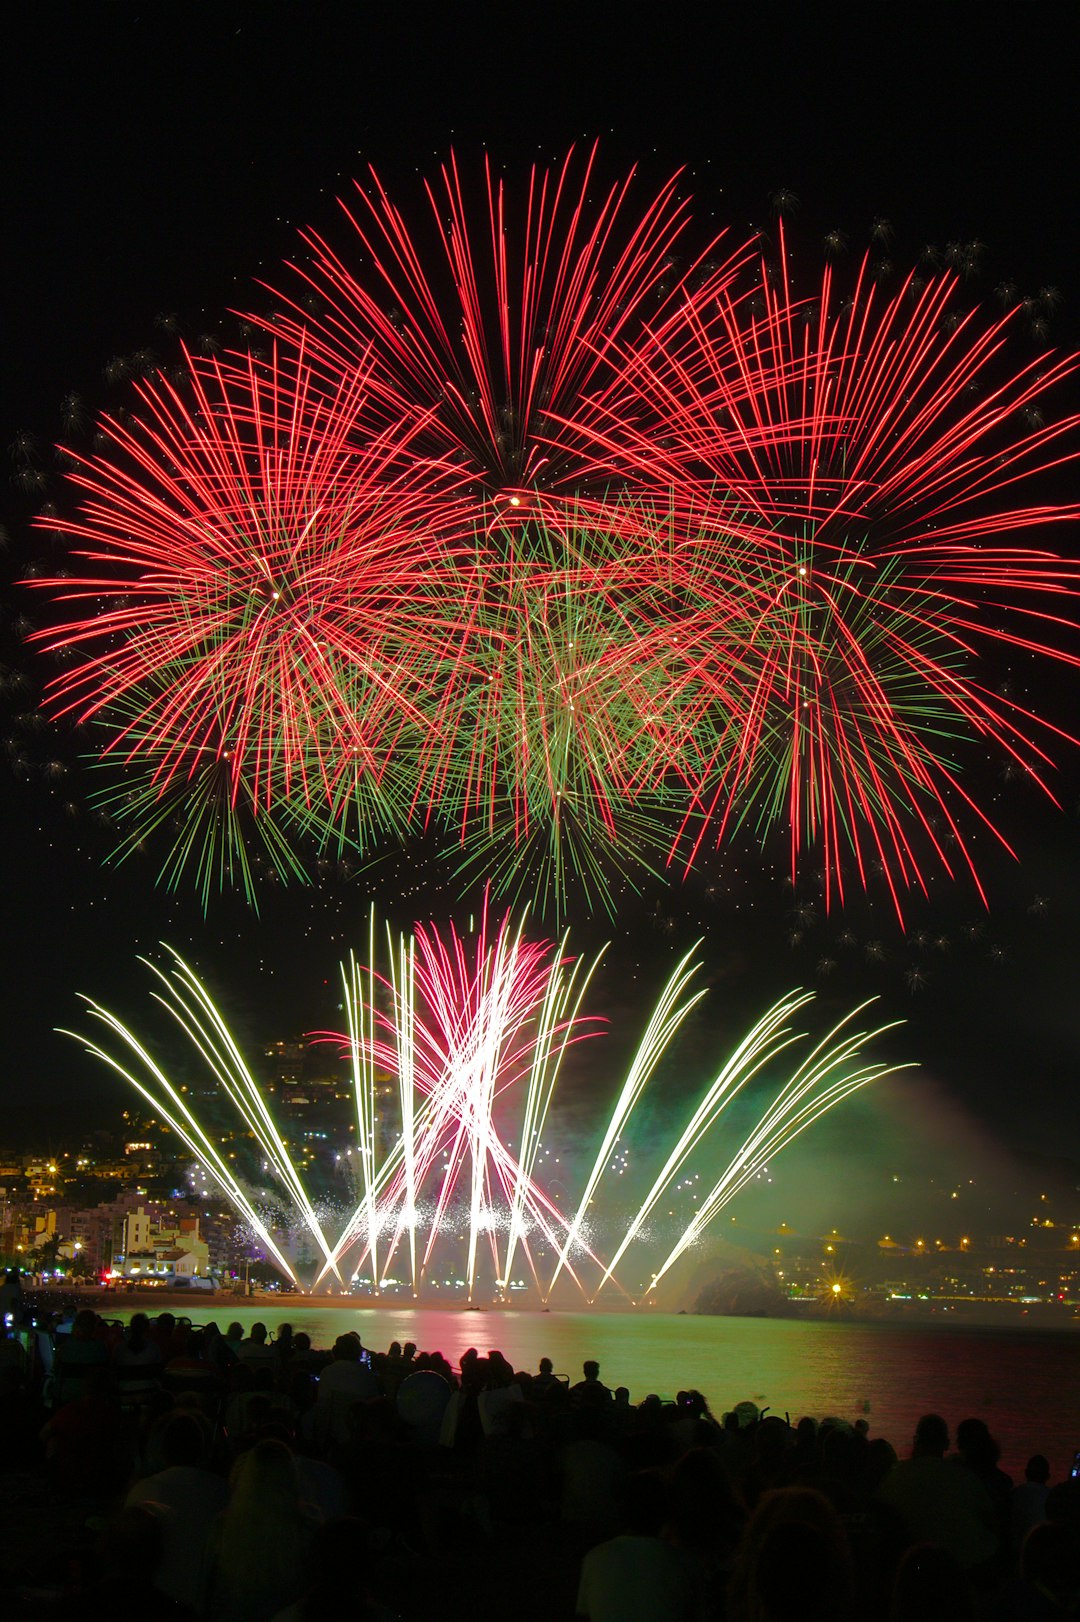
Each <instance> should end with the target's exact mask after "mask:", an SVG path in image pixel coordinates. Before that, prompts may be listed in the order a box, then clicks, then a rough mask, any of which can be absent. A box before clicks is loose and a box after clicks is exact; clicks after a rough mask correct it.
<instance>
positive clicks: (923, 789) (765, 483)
mask: <svg viewBox="0 0 1080 1622" xmlns="http://www.w3.org/2000/svg"><path fill="white" fill-rule="evenodd" d="M792 284H793V277H792V275H791V273H790V265H789V261H788V256H787V251H786V246H785V244H784V241H783V232H782V229H781V239H780V244H779V263H778V266H777V267H776V269H775V273H774V272H773V267H769V266H765V265H763V267H762V272H761V275H760V276H759V278H758V287H757V293H756V300H755V303H754V304H753V305H750V306H748V305H747V304H746V302H745V300H742V299H739V298H738V297H736V296H734V295H733V294H732V293H730V292H724V293H721V294H720V295H719V296H718V297H717V298H716V299H715V300H713V301H712V303H711V305H710V306H709V308H708V309H707V310H706V309H705V307H704V306H702V307H701V308H695V309H693V310H691V311H689V312H688V313H687V320H688V322H689V323H690V324H691V325H692V326H695V329H696V332H697V345H698V351H699V358H700V362H701V364H700V365H698V366H697V367H695V368H693V369H691V370H690V371H687V370H686V368H685V367H683V366H682V365H681V355H680V356H675V357H674V358H668V359H666V358H665V357H664V355H663V346H662V345H659V346H656V347H655V348H654V351H653V352H652V355H651V356H650V357H649V364H648V366H646V365H644V364H643V363H642V362H641V361H640V359H639V361H638V363H637V365H636V370H635V372H634V384H635V387H636V388H637V389H638V391H639V393H640V397H641V400H642V408H643V411H644V412H645V419H646V420H650V419H651V416H652V415H653V414H655V412H657V411H662V413H663V415H664V416H665V417H666V419H667V421H668V423H669V429H668V432H667V433H666V435H665V436H664V437H663V439H662V440H660V439H658V438H657V437H656V436H655V435H652V434H651V433H650V432H649V430H648V429H646V430H644V432H641V433H639V432H638V431H637V430H635V429H634V428H633V427H632V425H630V426H628V423H627V421H626V420H625V419H623V418H616V419H615V420H613V422H612V424H611V433H610V436H609V446H610V448H611V450H612V452H613V454H614V452H615V451H616V450H618V451H619V453H620V454H621V457H622V463H621V465H622V466H623V468H624V470H625V469H627V468H628V467H629V466H631V465H632V464H633V462H634V461H635V459H636V460H638V461H639V462H640V464H641V466H642V467H643V468H646V469H647V472H648V476H649V477H651V478H652V479H654V480H655V481H656V482H657V483H659V484H664V483H666V484H668V485H670V486H671V487H672V488H673V490H674V491H675V492H676V500H677V501H678V500H686V499H690V498H691V496H692V494H693V493H694V492H698V493H699V495H700V494H701V493H705V492H707V491H708V490H710V489H713V488H719V490H721V491H722V492H724V495H725V499H726V500H730V501H734V502H735V503H737V504H738V505H740V506H741V508H742V509H743V511H744V512H745V513H746V514H747V515H748V517H752V518H756V519H757V521H758V522H759V524H760V528H761V533H762V539H763V556H764V557H765V558H766V559H767V560H768V566H769V567H770V568H772V570H773V573H774V588H773V591H772V593H771V595H772V597H773V607H772V609H771V611H769V612H767V613H764V614H762V616H761V619H760V622H759V627H758V632H757V635H756V636H755V639H754V641H753V643H752V644H751V645H752V646H753V648H754V649H755V652H756V654H757V656H758V658H759V660H760V678H759V687H758V694H757V698H756V699H755V700H754V702H753V704H752V706H751V708H750V709H749V710H748V712H747V717H746V724H745V725H744V726H742V727H741V728H740V729H738V731H737V732H736V733H735V734H734V737H736V738H737V739H738V743H737V745H736V747H735V748H734V749H732V748H731V747H730V740H728V748H727V749H726V751H722V750H720V749H718V750H717V751H716V753H714V755H713V756H712V757H711V760H710V757H709V756H708V753H707V752H706V755H705V764H706V769H705V770H704V771H703V772H702V774H701V775H700V777H699V779H698V783H697V785H696V786H695V785H694V784H693V782H692V780H691V781H689V785H688V786H689V788H690V790H691V798H690V819H689V820H690V821H692V822H693V823H694V824H695V825H696V827H697V831H696V834H694V835H693V836H692V837H691V838H690V839H689V842H688V844H686V845H684V846H683V848H682V851H681V854H680V855H679V860H680V861H682V862H684V863H685V865H690V864H692V862H693V861H694V860H695V859H696V857H697V855H698V853H699V852H700V850H701V848H702V846H703V844H704V842H705V841H706V840H707V839H708V838H709V837H710V836H711V837H712V838H714V839H715V840H716V841H717V842H719V841H720V840H722V839H723V837H724V835H725V833H726V831H727V829H728V828H729V827H732V826H737V825H738V824H739V823H740V822H741V821H743V820H744V819H745V818H746V816H747V815H748V814H752V813H754V812H755V810H758V809H761V808H762V807H763V806H767V807H768V814H767V816H766V818H765V820H766V821H775V822H778V823H786V824H787V827H788V831H789V840H790V849H791V863H792V869H793V871H795V870H797V868H798V866H799V865H800V862H801V860H802V858H803V855H804V852H805V851H806V849H807V848H808V847H810V846H811V845H813V844H815V843H817V844H820V847H821V852H822V865H823V869H824V873H825V877H826V884H827V899H829V898H831V897H832V895H834V894H835V896H836V898H837V899H838V900H839V901H841V902H842V901H843V871H842V860H843V858H844V857H845V856H846V855H850V856H851V857H852V858H853V859H854V862H855V864H856V868H857V871H858V873H859V877H860V879H861V881H862V882H863V883H864V884H865V883H866V880H867V868H868V865H869V859H870V858H871V857H873V858H876V860H877V861H878V862H880V863H881V865H882V867H883V869H884V872H885V875H886V880H887V883H888V884H889V886H890V889H891V892H892V897H893V901H894V904H895V906H896V908H897V911H898V912H901V911H902V900H901V897H902V892H903V891H904V890H906V889H908V888H910V887H911V886H912V885H913V884H914V885H922V886H924V887H925V879H924V878H923V875H922V871H921V860H922V859H921V856H920V853H919V850H918V849H917V848H916V846H917V842H918V841H924V842H925V844H926V846H927V847H928V848H929V850H930V851H932V852H933V854H934V857H935V859H936V860H938V861H939V862H940V863H941V864H942V866H943V867H944V868H945V870H946V871H947V872H950V873H952V871H953V864H952V863H951V862H950V861H949V859H948V856H947V854H946V851H945V849H944V845H943V842H942V840H941V838H940V837H938V836H936V835H935V834H934V830H933V821H934V819H935V818H939V819H942V820H943V821H944V822H945V824H946V826H947V827H948V829H949V837H950V839H951V838H954V837H955V839H956V842H957V844H958V850H959V860H960V862H961V863H962V864H964V865H966V867H967V868H968V870H969V872H970V873H971V876H972V878H973V879H974V881H975V883H976V885H977V886H978V875H977V873H976V872H975V867H974V862H973V859H972V856H971V853H970V850H969V846H968V842H967V841H966V840H965V839H964V838H963V830H962V828H961V826H960V824H959V822H958V820H957V817H956V815H955V813H953V812H952V811H951V810H950V808H949V803H948V802H949V800H950V799H954V800H956V801H957V802H958V805H959V806H960V807H962V808H963V813H964V815H965V816H966V815H967V814H973V815H974V816H975V818H976V819H977V820H978V821H979V822H981V823H982V824H983V826H985V827H988V828H991V829H993V831H994V832H995V834H996V835H997V837H998V839H999V840H1001V842H1002V843H1004V840H1003V839H1002V836H1001V835H1000V833H998V831H997V830H996V828H993V824H992V822H991V820H990V819H989V818H988V817H987V815H986V814H985V812H983V811H982V810H981V809H980V808H979V807H978V806H977V805H976V804H975V803H974V801H973V800H972V798H971V796H970V794H969V793H968V792H967V791H966V790H965V789H964V788H963V787H962V785H961V783H960V780H959V777H958V774H957V771H956V769H955V767H953V766H951V765H950V763H949V761H948V759H947V758H945V757H943V756H942V754H941V751H940V747H939V742H938V736H937V715H938V714H940V711H941V709H942V708H945V709H948V710H950V711H951V712H952V714H951V724H950V727H949V731H950V734H951V735H953V736H956V737H958V738H959V737H963V736H966V737H968V738H971V737H973V736H974V737H980V738H982V739H983V740H987V741H992V742H993V743H994V744H995V745H996V746H997V747H998V748H1000V749H1001V750H1002V751H1003V752H1004V753H1005V754H1006V756H1007V757H1008V758H1011V759H1013V760H1015V761H1016V762H1017V763H1018V764H1020V765H1022V767H1023V768H1024V769H1025V771H1027V772H1029V773H1031V774H1032V776H1033V778H1034V780H1036V781H1037V782H1039V784H1040V786H1041V787H1043V788H1044V789H1046V790H1047V792H1049V790H1048V786H1047V784H1046V781H1045V777H1044V776H1043V774H1042V768H1044V767H1045V766H1046V765H1047V764H1048V757H1047V753H1046V751H1045V750H1044V749H1043V748H1042V746H1041V744H1040V741H1039V733H1040V732H1043V731H1044V729H1045V734H1046V735H1047V736H1057V737H1061V736H1062V734H1061V732H1060V731H1059V730H1058V729H1055V728H1053V727H1052V726H1047V724H1046V723H1045V722H1043V721H1042V720H1041V718H1039V717H1037V716H1034V715H1025V714H1024V713H1023V712H1022V711H1020V710H1019V709H1017V708H1014V707H1013V706H1012V705H1011V704H1010V703H1009V702H1008V701H1007V700H1004V701H1003V700H1002V699H1001V698H1000V697H999V696H998V695H996V694H993V693H991V692H989V691H988V690H987V689H986V688H985V687H983V686H981V685H980V684H979V682H978V680H977V679H973V675H972V672H973V666H974V661H975V659H976V658H977V657H979V655H980V654H981V653H982V652H983V651H984V650H988V651H991V652H992V651H993V650H994V648H995V646H996V647H998V648H1001V649H1003V650H1005V651H1009V650H1014V649H1015V650H1017V651H1023V652H1037V653H1039V654H1040V655H1042V656H1045V657H1049V658H1053V659H1057V660H1060V661H1062V662H1063V663H1065V664H1068V665H1075V664H1076V663H1077V654H1076V651H1075V649H1074V648H1070V646H1069V645H1068V642H1067V641H1066V640H1065V638H1066V636H1067V635H1069V634H1073V635H1074V634H1075V613H1074V611H1072V609H1071V604H1072V603H1073V602H1075V598H1076V595H1077V590H1078V575H1077V569H1076V566H1075V564H1074V563H1072V562H1071V561H1069V560H1066V559H1062V558H1059V557H1055V556H1054V555H1053V554H1051V553H1049V552H1046V551H1036V550H1033V549H1026V550H1025V549H1023V548H1021V547H1018V546H1016V545H1015V544H1011V545H1006V546H1003V547H1002V546H997V545H995V546H992V547H990V546H988V545H987V544H986V543H987V542H988V541H990V540H995V539H996V537H998V536H999V535H1002V534H1005V533H1008V534H1011V535H1017V534H1024V533H1036V532H1040V531H1042V532H1045V531H1047V530H1049V529H1050V528H1052V527H1053V526H1054V525H1060V524H1062V523H1065V522H1070V521H1072V520H1074V519H1075V518H1076V516H1077V511H1078V509H1077V505H1076V503H1075V502H1072V503H1070V502H1065V503H1057V504H1053V503H1047V502H1045V501H1043V500H1039V499H1037V498H1036V494H1035V491H1034V489H1033V488H1032V483H1033V481H1034V480H1036V479H1037V478H1039V477H1042V476H1045V475H1047V474H1048V473H1052V472H1053V470H1054V469H1056V468H1059V467H1062V466H1064V465H1066V464H1070V463H1072V462H1075V459H1076V456H1077V454H1078V453H1077V450H1076V428H1077V426H1078V423H1080V418H1078V417H1077V415H1076V414H1075V413H1074V414H1072V415H1068V414H1067V415H1065V416H1064V417H1063V418H1062V419H1061V420H1059V421H1057V422H1043V421H1042V420H1041V419H1040V413H1041V410H1042V407H1043V403H1044V401H1045V400H1046V398H1047V396H1048V394H1050V393H1051V392H1052V391H1053V390H1054V389H1055V388H1056V386H1057V385H1058V384H1060V383H1061V382H1062V381H1063V380H1065V379H1067V378H1068V377H1069V376H1070V375H1071V374H1072V373H1074V372H1075V369H1076V365H1077V360H1076V357H1074V356H1073V357H1066V358H1064V359H1060V360H1051V361H1047V360H1044V359H1040V360H1039V361H1035V362H1030V363H1028V364H1026V365H1024V366H1022V367H1020V369H1019V370H1017V371H1015V372H1014V373H1013V374H1012V375H1011V376H1009V375H1005V378H1004V381H1002V377H1001V374H1002V372H1003V370H1004V368H1005V367H1006V366H1007V364H1008V362H1007V356H1006V355H1005V353H1004V346H1005V343H1006V340H1007V336H1008V331H1009V327H1010V324H1011V321H1012V318H1011V317H1009V316H1006V317H1004V318H1003V319H1001V320H999V321H995V322H994V323H993V324H992V325H991V326H990V327H989V329H988V330H986V331H980V330H978V329H977V327H976V325H975V321H974V317H972V316H966V317H963V318H959V317H958V318H957V319H956V321H955V324H954V325H953V327H952V330H951V331H950V330H946V331H945V332H943V331H942V326H943V322H946V321H949V320H950V318H951V311H952V304H953V301H954V292H955V285H956V284H955V280H954V279H953V278H950V277H941V278H937V279H932V280H931V281H930V282H928V283H927V285H926V286H925V287H923V288H921V289H919V288H918V287H916V286H915V285H914V282H913V280H912V279H911V278H909V279H908V281H907V282H906V283H905V284H904V286H903V287H902V289H901V290H900V292H898V293H897V294H896V295H895V296H893V297H883V296H882V295H881V294H880V291H879V290H878V289H877V288H876V287H875V286H874V285H873V283H872V281H871V277H870V272H869V267H868V265H867V264H866V263H864V265H863V266H862V269H861V270H860V272H859V275H858V277H857V280H856V284H855V288H854V293H853V296H852V297H851V299H850V300H849V301H848V302H846V303H845V302H843V301H842V297H841V295H840V293H839V292H838V290H837V288H836V285H835V278H834V275H833V272H832V271H831V270H829V271H827V272H826V275H825V278H824V282H823V284H822V288H821V294H820V298H819V300H818V301H817V303H816V305H810V306H806V307H805V308H804V307H802V306H800V305H799V304H798V303H797V302H796V301H795V299H794V297H793V294H792V292H791V288H792ZM650 368H651V369H650ZM646 407H647V409H646ZM1018 417H1020V418H1024V417H1026V418H1027V419H1028V428H1027V430H1026V431H1024V430H1022V431H1021V432H1020V433H1019V436H1018V435H1017V433H1016V429H1015V423H1016V420H1017V418H1018ZM1006 434H1007V435H1008V438H1009V440H1011V441H1012V443H1011V445H1007V444H1006V442H1005V437H1004V436H1005V435H1006ZM612 465H613V467H614V466H615V465H616V464H615V463H614V462H613V464H612ZM678 492H682V494H681V495H679V494H678ZM768 596H769V592H768V591H766V592H765V595H764V598H762V599H761V600H762V601H765V600H767V598H768ZM1054 598H1057V599H1058V602H1057V604H1055V603H1054V601H1053V599H1054ZM1059 606H1060V608H1061V609H1062V610H1065V611H1063V612H1057V613H1055V612H1054V609H1055V607H1059ZM882 621H884V623H885V633H884V635H883V636H877V644H878V654H879V656H880V657H877V658H876V657H874V656H873V652H872V644H873V640H874V638H873V636H871V637H870V638H869V639H868V636H867V631H868V629H872V628H873V626H874V624H875V622H882ZM875 634H876V633H875ZM721 662H722V661H721ZM920 676H921V678H922V679H923V680H924V681H925V684H926V687H927V690H928V692H929V693H930V694H931V697H932V703H931V712H930V713H928V714H927V715H920V714H919V712H918V709H917V708H916V707H913V706H911V705H910V704H908V705H905V704H904V702H903V697H902V695H903V691H904V690H905V689H907V690H910V685H911V681H912V679H918V678H919V677H920ZM897 679H899V681H900V685H901V695H900V696H899V697H898V696H897V695H896V693H895V691H894V687H895V682H896V680H897ZM935 712H936V713H935ZM785 734H786V736H785ZM770 782H776V783H777V785H778V786H779V784H780V783H781V782H782V784H783V787H784V788H785V790H786V792H785V793H783V794H779V793H776V792H774V791H773V790H772V789H766V788H763V785H768V784H769V783H770ZM688 826H689V822H684V824H683V828H682V833H683V834H684V835H685V834H686V833H687V830H688ZM980 893H981V892H980Z"/></svg>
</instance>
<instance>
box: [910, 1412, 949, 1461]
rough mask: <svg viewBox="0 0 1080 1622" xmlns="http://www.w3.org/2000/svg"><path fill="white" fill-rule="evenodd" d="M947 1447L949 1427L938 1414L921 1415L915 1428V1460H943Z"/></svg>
mask: <svg viewBox="0 0 1080 1622" xmlns="http://www.w3.org/2000/svg"><path fill="white" fill-rule="evenodd" d="M948 1446H949V1427H948V1425H946V1423H945V1421H944V1420H943V1419H942V1417H941V1415H940V1414H923V1416H922V1418H921V1419H920V1420H919V1423H918V1424H917V1425H916V1427H915V1443H914V1447H913V1450H912V1451H913V1452H914V1455H915V1457H916V1458H919V1459H928V1458H938V1459H940V1458H943V1457H944V1455H945V1451H946V1449H947V1448H948Z"/></svg>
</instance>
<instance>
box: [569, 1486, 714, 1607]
mask: <svg viewBox="0 0 1080 1622" xmlns="http://www.w3.org/2000/svg"><path fill="white" fill-rule="evenodd" d="M665 1508H666V1494H665V1490H664V1483H663V1479H662V1478H661V1477H660V1476H659V1475H658V1474H656V1473H655V1472H654V1471H651V1470H649V1471H639V1472H638V1473H637V1474H636V1475H632V1476H630V1477H628V1479H627V1480H626V1481H625V1482H624V1484H623V1486H622V1488H621V1490H620V1493H619V1511H620V1515H619V1518H620V1524H621V1527H622V1530H621V1531H620V1532H619V1533H618V1535H617V1536H615V1537H613V1538H610V1539H609V1540H608V1541H607V1542H606V1543H600V1544H598V1545H597V1546H596V1547H595V1548H593V1549H590V1550H589V1552H588V1554H586V1556H585V1558H584V1560H583V1561H582V1564H581V1580H580V1582H579V1584H578V1595H577V1615H578V1616H580V1617H587V1618H588V1619H589V1622H627V1619H628V1618H633V1622H682V1619H683V1618H685V1619H686V1622H691V1619H693V1618H696V1617H697V1616H698V1615H699V1614H700V1602H701V1594H702V1590H703V1582H702V1578H701V1574H700V1571H699V1568H698V1565H697V1562H696V1561H695V1560H694V1558H693V1557H692V1556H691V1555H689V1554H687V1553H686V1552H684V1551H683V1550H682V1549H678V1548H675V1547H674V1546H673V1545H672V1544H670V1543H665V1542H664V1541H663V1539H662V1538H661V1536H660V1528H661V1525H662V1524H663V1520H664V1515H665Z"/></svg>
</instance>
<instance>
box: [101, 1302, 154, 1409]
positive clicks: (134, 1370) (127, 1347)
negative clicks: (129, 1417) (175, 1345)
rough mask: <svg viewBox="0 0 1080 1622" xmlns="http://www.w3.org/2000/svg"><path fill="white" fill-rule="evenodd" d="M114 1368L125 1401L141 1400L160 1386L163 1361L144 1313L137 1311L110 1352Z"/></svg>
mask: <svg viewBox="0 0 1080 1622" xmlns="http://www.w3.org/2000/svg"><path fill="white" fill-rule="evenodd" d="M112 1362H113V1369H114V1371H115V1373H116V1377H117V1386H118V1389H119V1392H120V1395H121V1397H122V1398H123V1399H125V1400H127V1401H144V1400H146V1399H148V1398H149V1397H151V1396H153V1394H154V1393H155V1392H156V1391H159V1390H160V1389H161V1376H162V1373H163V1370H164V1367H165V1365H164V1363H163V1362H162V1358H161V1348H160V1346H159V1345H158V1344H157V1341H156V1340H155V1339H154V1338H153V1336H152V1335H151V1333H150V1320H149V1318H148V1317H147V1316H146V1313H145V1312H136V1313H135V1314H134V1315H133V1317H132V1319H131V1322H130V1323H129V1324H128V1326H127V1329H126V1330H125V1332H124V1338H123V1340H122V1341H121V1342H120V1345H119V1346H118V1347H117V1348H116V1350H115V1352H114V1353H113V1359H112Z"/></svg>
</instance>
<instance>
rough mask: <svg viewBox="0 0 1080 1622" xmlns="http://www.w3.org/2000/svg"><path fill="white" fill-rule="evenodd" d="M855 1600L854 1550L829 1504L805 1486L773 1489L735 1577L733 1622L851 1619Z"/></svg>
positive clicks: (754, 1520) (751, 1527)
mask: <svg viewBox="0 0 1080 1622" xmlns="http://www.w3.org/2000/svg"><path fill="white" fill-rule="evenodd" d="M852 1603H853V1577H852V1569H851V1553H850V1550H849V1548H848V1544H847V1539H846V1537H845V1536H844V1528H843V1525H842V1524H841V1521H840V1517H839V1516H838V1515H837V1513H836V1511H835V1509H833V1507H832V1505H831V1504H830V1503H829V1501H828V1500H827V1499H826V1498H824V1497H823V1496H822V1494H821V1493H819V1492H814V1491H812V1490H811V1489H810V1488H807V1487H782V1488H779V1489H777V1490H775V1491H773V1492H767V1493H766V1494H765V1496H764V1497H763V1498H762V1500H761V1502H760V1503H759V1504H758V1506H757V1508H756V1509H755V1510H754V1513H753V1515H752V1516H751V1518H750V1521H749V1523H748V1524H747V1528H746V1533H745V1535H744V1537H743V1542H742V1547H741V1549H740V1551H739V1554H738V1557H737V1559H736V1562H735V1567H734V1570H733V1572H732V1578H731V1584H730V1588H729V1591H728V1613H727V1614H728V1618H729V1622H845V1619H846V1618H848V1617H850V1616H851V1615H852Z"/></svg>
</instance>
